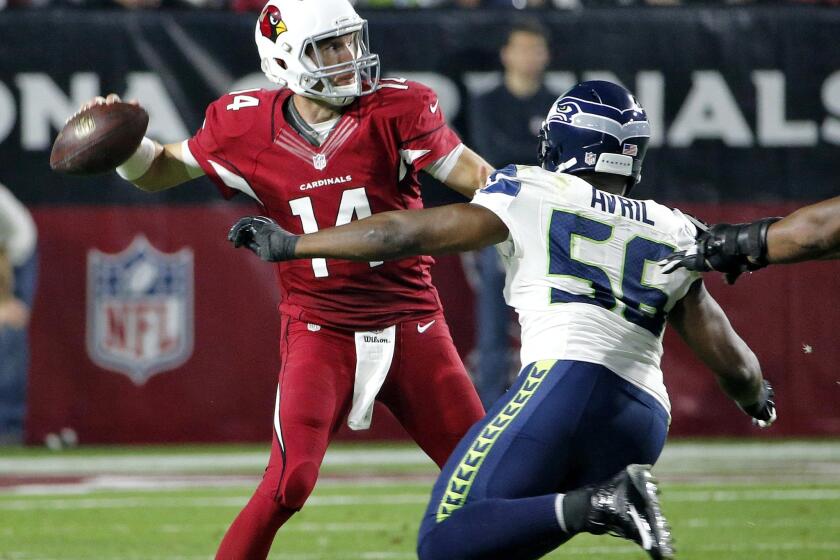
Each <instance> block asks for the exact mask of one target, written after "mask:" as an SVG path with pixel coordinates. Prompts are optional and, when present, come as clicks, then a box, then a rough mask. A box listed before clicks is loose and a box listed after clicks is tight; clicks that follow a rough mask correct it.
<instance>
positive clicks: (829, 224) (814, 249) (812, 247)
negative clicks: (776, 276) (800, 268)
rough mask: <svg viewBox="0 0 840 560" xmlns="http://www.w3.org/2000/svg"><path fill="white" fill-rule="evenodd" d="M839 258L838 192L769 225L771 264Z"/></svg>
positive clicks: (839, 222)
mask: <svg viewBox="0 0 840 560" xmlns="http://www.w3.org/2000/svg"><path fill="white" fill-rule="evenodd" d="M837 258H840V196H836V197H834V198H830V199H828V200H824V201H822V202H818V203H817V204H812V205H810V206H805V207H804V208H800V209H799V210H797V211H796V212H793V213H792V214H790V215H789V216H787V217H786V218H783V219H782V220H780V221H778V222H776V223H775V224H773V225H771V226H770V229H769V230H768V231H767V261H768V262H769V263H771V264H776V263H779V264H781V263H794V262H800V261H807V260H814V259H837Z"/></svg>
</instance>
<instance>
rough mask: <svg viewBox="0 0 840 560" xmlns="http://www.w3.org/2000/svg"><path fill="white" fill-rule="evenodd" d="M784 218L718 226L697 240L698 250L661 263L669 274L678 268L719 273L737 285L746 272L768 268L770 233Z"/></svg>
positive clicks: (674, 256)
mask: <svg viewBox="0 0 840 560" xmlns="http://www.w3.org/2000/svg"><path fill="white" fill-rule="evenodd" d="M780 219H781V218H764V219H762V220H758V221H757V222H752V223H749V224H716V225H713V226H712V227H710V228H709V229H708V230H707V231H702V232H701V233H700V235H698V236H697V242H696V243H695V244H694V247H692V248H690V249H689V250H687V251H676V252H674V253H671V254H670V255H669V256H667V257H665V258H664V259H663V260H661V261H659V264H660V265H661V266H662V267H663V269H664V272H665V273H666V274H670V273H671V272H673V271H675V270H676V269H678V268H686V269H688V270H694V271H697V272H708V271H710V270H717V271H718V272H723V273H724V274H725V275H726V282H727V283H728V284H734V283H735V280H737V279H738V276H740V275H741V274H742V273H743V272H748V271H750V272H751V271H753V270H758V269H759V268H764V267H765V266H767V230H768V228H769V227H770V225H771V224H773V223H775V222H777V221H778V220H780Z"/></svg>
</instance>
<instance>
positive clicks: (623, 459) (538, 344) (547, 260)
mask: <svg viewBox="0 0 840 560" xmlns="http://www.w3.org/2000/svg"><path fill="white" fill-rule="evenodd" d="M649 136H650V126H649V124H648V121H647V117H646V115H645V112H644V110H643V109H642V107H641V106H640V105H639V104H638V102H637V101H636V99H635V98H634V97H633V95H632V94H631V93H630V92H629V91H627V90H626V89H624V88H623V87H621V86H618V85H616V84H613V83H609V82H603V81H591V82H584V83H581V84H578V85H577V86H575V87H573V88H572V89H571V90H569V91H568V92H567V93H566V94H564V95H563V96H561V97H560V98H559V99H558V100H557V101H556V102H555V103H554V105H553V106H552V107H551V110H550V112H549V114H548V117H547V119H546V122H545V123H544V125H543V128H542V132H541V149H540V161H541V168H538V167H525V166H514V165H511V166H508V167H505V168H503V169H500V170H497V171H496V172H495V173H493V174H492V175H491V177H490V178H489V179H488V181H487V184H486V186H485V187H484V188H483V189H481V190H480V191H479V192H478V193H476V195H475V197H474V198H473V200H472V202H471V203H469V204H461V205H453V206H448V207H442V208H436V209H430V210H422V211H408V212H387V213H383V214H378V215H377V216H374V217H372V218H370V219H364V220H360V221H358V222H355V223H353V224H351V225H349V226H343V227H340V228H336V229H333V230H327V231H321V232H319V233H316V234H313V235H305V236H294V235H291V234H289V233H288V232H285V231H284V230H282V229H281V228H280V227H279V226H277V225H276V224H273V223H271V222H270V221H268V220H265V219H261V218H243V219H242V220H240V221H239V222H238V223H237V224H236V225H234V227H233V229H232V230H231V234H230V238H231V240H232V241H233V242H234V244H235V245H244V246H247V247H249V248H250V249H251V250H253V251H255V252H256V253H257V254H259V255H260V256H261V257H262V258H264V259H266V260H285V259H290V258H304V257H314V256H329V257H341V258H351V259H360V260H367V259H371V258H385V259H389V258H396V257H400V256H403V255H408V254H426V253H429V254H436V253H444V252H451V251H464V250H472V249H476V248H479V247H482V246H486V245H490V244H498V248H499V251H500V252H501V254H502V256H503V260H504V262H505V266H506V270H507V277H506V286H505V297H506V299H507V302H508V303H509V304H510V305H511V306H513V307H514V308H515V309H516V311H517V313H518V314H519V320H520V323H521V325H522V350H521V356H522V363H523V366H524V367H523V368H522V371H521V372H520V374H519V378H518V381H517V383H516V384H515V385H514V386H513V387H512V388H511V389H510V390H509V391H508V392H507V394H506V395H505V396H503V397H502V398H501V399H499V401H497V402H496V404H495V405H494V406H493V408H492V409H491V410H490V411H489V412H488V413H487V415H486V416H485V417H484V419H482V420H481V421H480V422H478V423H477V424H475V425H474V426H473V427H472V428H471V430H470V431H469V433H468V434H467V435H466V436H465V437H464V438H463V439H462V440H461V442H460V444H459V445H458V447H457V448H456V450H455V451H454V453H453V455H452V456H451V457H450V459H449V461H448V462H447V464H446V465H445V467H444V469H443V472H442V473H441V475H440V477H439V478H438V481H437V483H436V484H435V487H434V490H433V492H432V498H431V501H430V504H429V507H428V509H427V511H426V515H425V517H424V519H423V522H422V526H421V528H420V536H419V543H418V554H419V557H420V559H421V560H466V559H470V560H472V559H494V560H501V559H505V560H511V559H530V558H539V557H541V556H543V555H544V554H547V553H548V552H549V551H551V550H553V549H555V548H556V547H558V546H560V545H561V544H562V543H564V542H565V541H567V540H568V539H570V538H571V537H572V536H574V535H575V534H577V533H579V532H584V531H585V532H589V533H595V534H601V533H607V532H609V533H612V534H615V535H618V536H622V537H625V538H627V539H631V540H633V541H635V542H636V543H638V544H639V545H640V546H642V547H643V548H644V549H645V550H646V551H647V552H648V554H649V555H650V556H651V557H652V558H671V557H672V556H673V553H674V551H673V546H672V543H671V535H670V529H669V527H668V525H667V523H666V521H665V518H664V517H663V516H662V512H661V510H660V506H659V502H658V500H657V496H656V494H657V488H656V484H655V480H654V479H653V478H652V476H651V473H650V465H652V464H653V463H655V462H656V460H657V458H658V457H659V454H660V452H661V450H662V447H663V445H664V443H665V438H666V435H667V432H668V425H669V418H670V415H669V410H670V404H669V401H668V395H667V392H666V390H665V385H664V383H663V376H662V371H661V370H660V359H661V356H662V352H663V348H662V334H663V331H664V328H665V323H666V321H668V322H670V323H671V324H672V325H673V326H674V328H676V329H677V331H678V332H679V333H680V335H681V336H682V337H683V338H684V339H685V340H686V342H687V343H688V344H689V345H690V346H691V347H692V349H693V350H694V351H695V352H696V353H697V354H698V356H699V357H700V358H701V359H703V361H704V362H705V363H706V364H707V365H708V366H709V367H710V369H711V370H712V371H713V372H714V373H715V374H716V375H717V377H718V380H719V382H720V384H721V387H722V388H723V390H724V391H725V392H726V393H727V394H728V395H729V396H730V397H732V398H733V399H734V400H735V401H736V403H738V405H740V406H741V408H742V409H743V410H744V411H746V412H747V413H748V414H750V415H751V416H753V417H754V419H755V421H756V422H757V423H759V425H761V426H762V427H764V426H767V425H769V424H770V423H772V422H773V420H774V419H775V405H774V403H773V401H772V397H773V394H772V389H771V388H770V386H769V384H768V383H767V382H766V381H764V380H763V378H762V374H761V369H760V367H759V364H758V360H757V359H756V357H755V356H754V354H753V353H752V351H750V349H749V348H748V347H747V345H746V344H745V343H744V342H743V341H742V340H741V338H739V337H738V335H737V334H736V333H735V332H734V331H733V329H732V327H731V325H730V324H729V321H728V320H727V318H726V315H725V314H724V313H723V311H722V310H721V309H720V307H719V306H718V305H717V303H716V302H715V301H714V300H713V299H712V297H711V296H710V295H709V294H708V293H707V292H706V290H705V288H704V287H703V283H702V280H701V279H700V277H699V275H698V273H696V272H692V271H686V270H684V269H682V270H677V271H675V272H673V273H672V274H670V275H666V274H664V272H663V271H662V269H661V268H660V267H658V266H656V262H657V261H659V260H660V259H662V258H664V257H665V256H666V255H668V254H670V253H671V251H673V250H674V249H685V248H688V247H690V246H692V245H693V244H694V240H695V237H696V235H697V227H696V225H695V223H694V221H693V220H692V219H691V218H689V217H687V216H685V215H684V214H682V213H681V212H679V211H677V210H672V209H670V208H667V207H665V206H662V205H660V204H657V203H656V202H654V201H652V200H645V201H641V200H632V199H629V198H626V197H625V196H624V195H626V194H627V193H628V191H629V190H630V189H631V188H632V187H633V186H634V185H635V184H636V182H637V181H638V180H639V177H640V173H641V164H642V160H643V158H644V155H645V151H646V148H647V143H648V140H649ZM616 473H617V474H616Z"/></svg>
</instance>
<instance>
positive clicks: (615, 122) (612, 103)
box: [539, 80, 650, 194]
mask: <svg viewBox="0 0 840 560" xmlns="http://www.w3.org/2000/svg"><path fill="white" fill-rule="evenodd" d="M539 139H540V147H539V150H540V153H539V158H540V165H542V167H543V169H546V170H548V171H558V172H560V171H562V172H564V173H572V174H575V173H582V172H593V171H594V172H599V173H614V174H616V175H624V176H626V177H628V181H627V188H626V189H625V190H624V194H628V193H629V192H630V189H632V188H633V186H634V185H635V184H636V183H638V182H639V179H640V178H641V174H642V160H643V159H644V158H645V152H646V151H647V146H648V141H649V140H650V123H648V120H647V114H646V113H645V110H644V109H643V108H642V106H641V105H639V102H638V101H636V98H635V97H634V96H633V94H632V93H630V92H629V91H628V90H627V89H625V88H623V87H621V86H620V85H618V84H614V83H612V82H604V81H601V80H592V81H588V82H581V83H579V84H578V85H576V86H574V87H573V88H571V89H570V90H569V91H567V92H566V93H564V94H563V95H561V96H560V97H559V98H558V99H557V101H555V102H554V105H552V106H551V110H550V111H549V112H548V116H547V117H546V119H545V122H543V125H542V128H541V129H540V135H539Z"/></svg>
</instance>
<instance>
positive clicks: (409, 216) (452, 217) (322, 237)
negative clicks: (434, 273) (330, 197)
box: [228, 204, 508, 261]
mask: <svg viewBox="0 0 840 560" xmlns="http://www.w3.org/2000/svg"><path fill="white" fill-rule="evenodd" d="M507 236H508V229H507V226H506V225H505V224H504V222H502V220H501V219H499V217H498V216H496V214H494V213H493V212H491V211H490V210H488V209H486V208H484V207H483V206H478V205H476V204H448V205H446V206H440V207H438V208H429V209H425V210H399V211H393V212H382V213H380V214H375V215H373V216H371V217H369V218H365V219H363V220H357V221H354V222H351V223H349V224H347V225H343V226H341V227H337V228H330V229H324V230H321V231H318V232H315V233H310V234H306V235H292V234H290V233H289V232H287V231H285V230H284V229H282V228H281V227H280V226H278V225H277V224H276V223H274V222H273V221H272V220H269V219H268V218H262V217H247V218H242V219H241V220H239V222H237V223H236V224H235V225H234V226H233V228H232V229H231V231H230V233H229V235H228V239H229V240H230V241H232V242H233V243H234V245H235V246H236V247H240V246H246V247H248V248H249V249H251V250H252V251H254V252H255V253H256V254H257V255H259V257H260V258H261V259H263V260H266V261H284V260H291V259H304V258H316V257H326V258H336V259H349V260H357V261H369V260H387V259H397V258H401V257H407V256H411V255H439V254H444V253H455V252H460V251H470V250H473V249H478V248H480V247H486V246H488V245H493V244H496V243H500V242H502V241H504V240H505V239H507Z"/></svg>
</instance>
